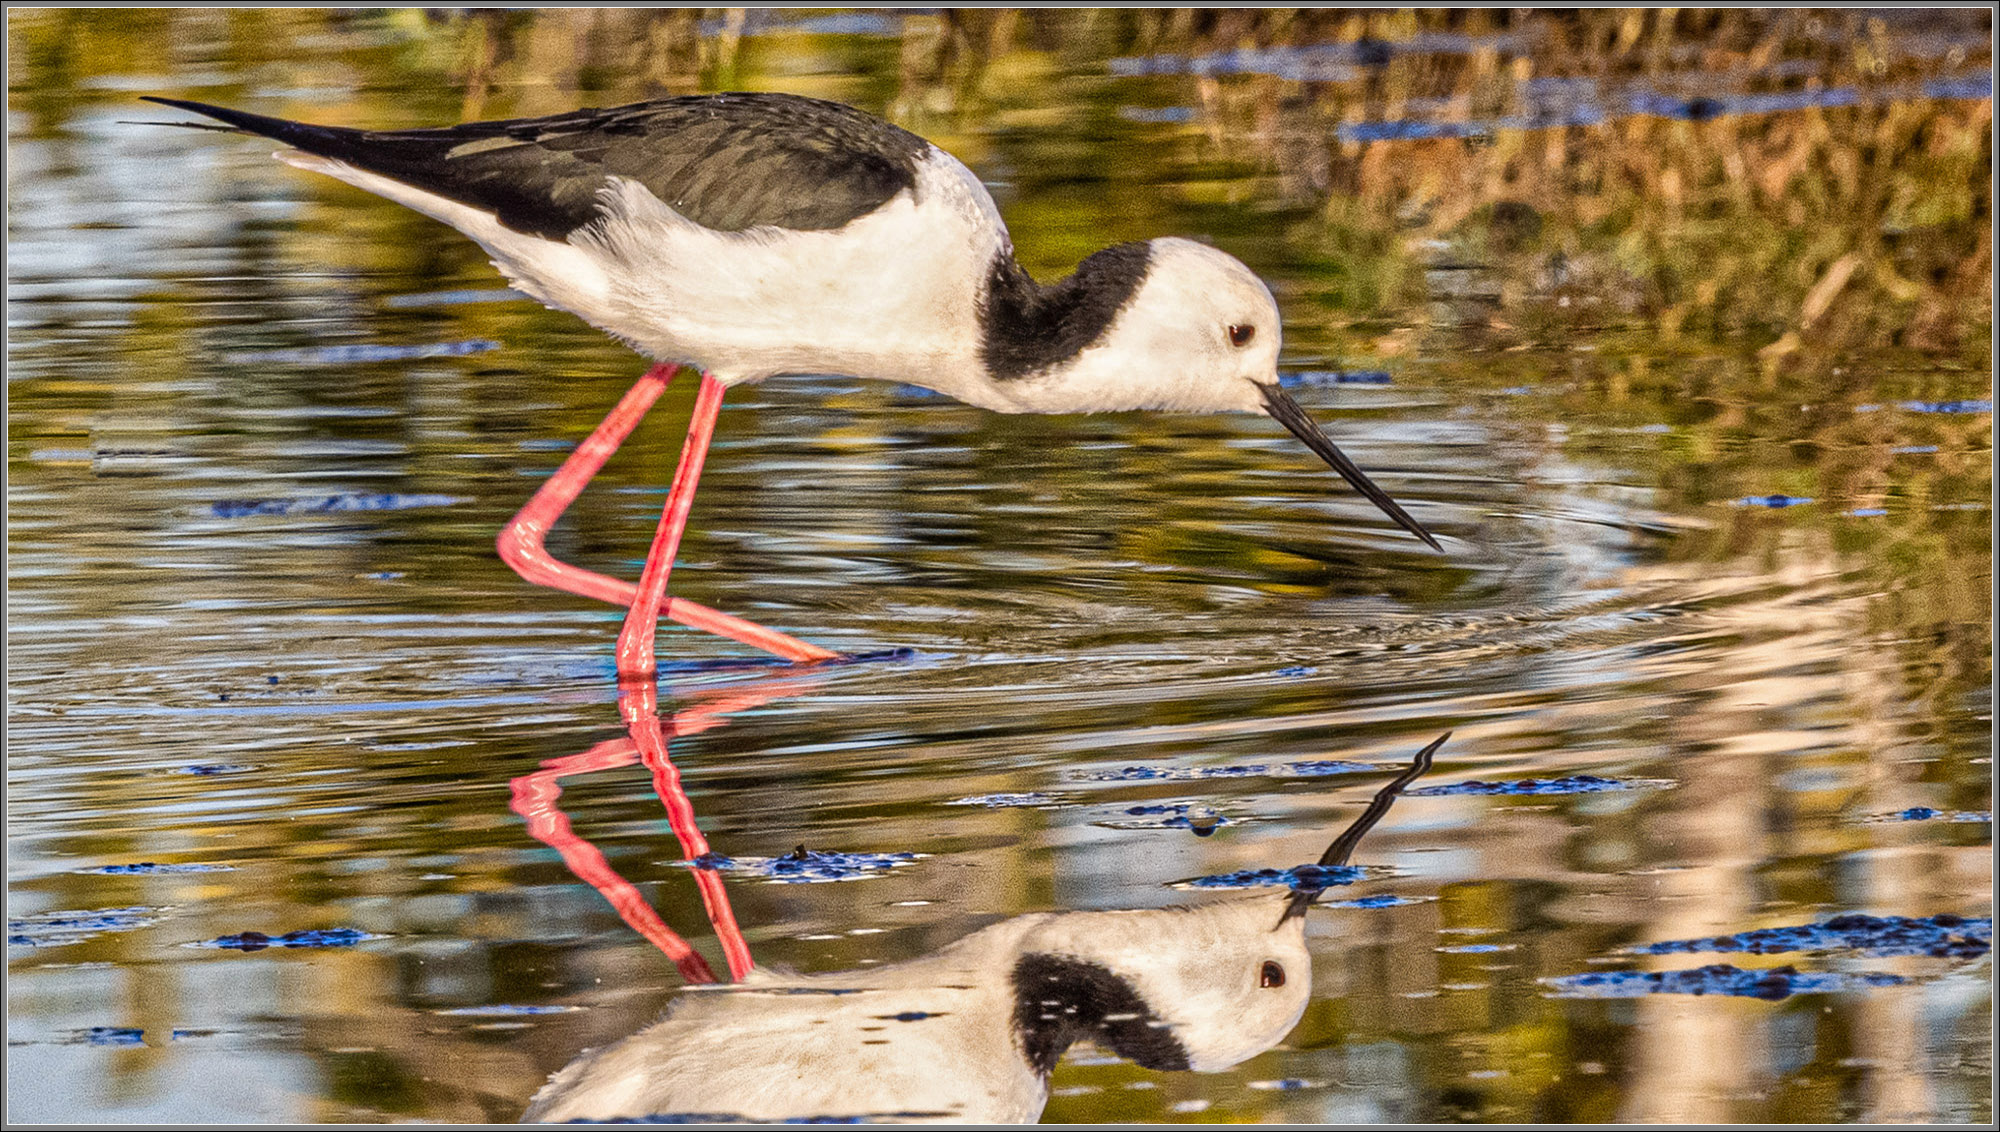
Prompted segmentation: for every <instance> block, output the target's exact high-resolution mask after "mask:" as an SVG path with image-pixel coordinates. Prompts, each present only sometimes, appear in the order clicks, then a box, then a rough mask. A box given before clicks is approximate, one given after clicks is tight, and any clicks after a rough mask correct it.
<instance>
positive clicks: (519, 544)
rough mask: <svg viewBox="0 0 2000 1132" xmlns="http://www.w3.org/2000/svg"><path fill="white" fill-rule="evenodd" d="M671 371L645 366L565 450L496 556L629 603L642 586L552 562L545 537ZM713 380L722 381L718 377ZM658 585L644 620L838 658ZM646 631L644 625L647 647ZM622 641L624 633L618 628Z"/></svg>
mask: <svg viewBox="0 0 2000 1132" xmlns="http://www.w3.org/2000/svg"><path fill="white" fill-rule="evenodd" d="M676 369H677V367H675V366H672V365H666V364H661V365H656V366H654V367H653V368H652V369H649V370H647V371H646V373H645V375H644V376H643V377H641V378H640V379H639V381H638V383H637V384H635V385H633V386H632V388H631V390H630V391H628V392H627V393H626V394H625V396H624V397H623V398H621V399H620V400H619V402H618V405H617V407H615V408H613V409H612V410H611V412H610V414H609V415H607V416H606V417H605V418H604V420H603V422H602V423H600V424H599V425H598V426H597V428H596V430H595V431H593V432H592V433H591V434H590V436H589V437H587V438H585V440H584V441H583V443H582V444H579V445H578V446H577V448H576V451H574V452H572V453H570V456H569V459H567V460H564V461H563V465H562V467H561V468H558V469H557V470H556V473H555V474H554V475H553V476H550V477H549V479H548V480H547V482H545V483H543V484H542V486H541V488H540V489H539V490H537V491H536V492H535V494H534V496H533V497H531V498H530V499H529V500H528V502H527V503H526V504H525V505H524V506H523V507H522V508H521V510H520V511H519V512H518V513H517V514H515V516H514V517H513V518H512V519H511V520H509V521H508V523H507V525H506V526H504V527H502V528H500V538H499V547H500V559H501V561H503V562H505V563H507V565H508V566H511V567H513V569H514V572H515V573H517V574H519V575H520V576H521V577H523V578H525V579H526V580H528V581H529V582H532V583H534V584H536V585H541V586H550V587H553V588H555V589H559V590H563V591H565V592H568V593H573V594H580V595H582V596H584V597H589V598H595V599H597V600H598V601H608V602H610V603H612V604H613V605H621V606H630V605H632V603H633V599H634V598H635V597H636V596H637V594H638V592H639V588H638V587H637V586H634V585H633V584H631V583H630V582H622V581H619V580H618V579H616V578H612V577H609V576H607V575H604V574H599V573H597V572H595V571H592V570H585V569H583V568H581V567H578V566H572V565H570V564H568V563H566V562H560V561H557V560H556V558H555V557H554V556H553V555H551V554H550V553H549V552H548V549H547V547H546V546H545V545H544V543H545V540H546V539H547V538H548V533H549V530H550V528H552V527H554V526H555V525H556V521H557V520H559V519H561V518H562V515H563V512H564V511H567V510H568V509H569V505H570V504H572V503H574V502H576V498H577V496H579V495H581V494H582V493H583V489H584V485H586V484H588V483H589V482H590V480H591V478H592V477H593V476H595V475H596V474H597V473H598V470H599V469H601V468H603V467H604V462H605V461H606V460H609V459H610V458H611V454H612V453H613V452H616V451H617V450H618V446H619V445H620V444H623V443H624V442H625V438H626V437H627V436H630V435H631V433H632V430H633V428H635V427H637V426H638V424H639V420H640V418H642V417H644V416H645V415H646V411H647V410H648V409H651V408H652V407H653V403H654V402H656V401H658V400H659V399H660V394H662V393H664V392H666V388H667V383H668V382H669V381H671V380H672V379H673V376H674V373H675V371H676ZM710 381H713V379H712V378H707V377H704V378H703V386H704V389H706V386H707V384H708V383H709V382H710ZM717 384H718V386H719V384H720V383H717ZM720 400H721V398H720V391H719V390H718V392H717V395H716V401H717V404H716V406H715V408H716V409H719V408H720ZM714 424H715V422H714V410H713V409H712V410H711V412H710V419H709V421H708V424H707V426H706V429H705V430H704V432H703V441H702V450H701V454H702V455H705V454H706V452H707V436H708V435H709V433H712V432H713V430H714ZM693 431H694V430H693V427H692V426H690V429H689V440H690V442H692V440H693ZM686 459H687V454H686V453H685V452H683V454H682V461H683V463H685V461H686ZM699 470H700V457H699V456H698V457H697V460H696V471H697V474H698V473H699ZM674 480H675V483H676V484H677V485H678V484H679V482H680V480H681V475H680V473H679V472H676V473H675V477H674ZM687 494H688V499H687V501H686V502H687V504H688V505H689V506H691V505H692V504H693V501H694V500H693V495H694V491H693V486H692V484H690V485H689V488H688V493H687ZM672 499H673V497H672V495H671V493H670V494H669V497H668V501H669V508H670V509H671V507H672ZM686 521H687V516H686V508H685V507H683V509H682V514H681V523H682V524H683V525H685V523H686ZM663 525H664V521H663ZM679 537H680V534H679V531H678V530H676V531H675V532H674V538H675V542H676V545H678V541H679ZM649 565H650V561H649ZM669 565H670V566H671V562H669ZM661 589H662V593H661V595H660V597H659V598H658V599H657V600H656V603H655V607H654V613H653V616H652V617H651V618H649V619H648V625H649V626H650V625H651V624H652V623H653V622H654V621H656V620H657V619H658V617H659V616H660V615H662V614H664V615H665V616H666V617H667V618H668V619H669V620H672V621H678V622H680V623H681V624H683V625H687V626H689V627H691V628H695V629H700V630H702V631H704V632H708V633H714V634H715V635H717V636H720V637H727V638H729V639H730V640H733V641H740V642H742V643H743V644H746V645H750V646H752V647H755V648H759V649H763V650H764V651H765V652H769V653H773V654H776V655H778V656H781V657H784V658H785V659H787V660H794V661H810V660H831V659H834V658H836V657H838V656H839V654H838V653H835V652H831V651H829V650H827V649H823V648H820V647H818V646H817V645H809V644H807V643H806V642H804V641H801V640H798V639H797V638H795V637H791V636H788V635H786V634H784V633H780V632H778V631H777V630H775V629H767V628H765V627H764V626H762V625H759V624H757V623H755V622H752V621H745V620H743V619H742V618H740V617H732V616H730V615H729V614H727V613H722V612H719V611H717V610H714V609H710V608H708V607H707V606H705V605H700V604H697V603H695V602H692V601H687V600H685V599H682V598H675V597H667V596H665V593H664V589H665V577H664V575H663V576H662V578H661ZM628 624H629V619H628ZM650 632H651V630H650V628H649V630H648V633H649V641H648V643H649V645H650ZM622 639H623V634H621V640H622ZM621 656H622V648H621ZM619 671H620V672H621V673H622V672H624V671H625V667H624V665H623V663H622V662H621V664H620V666H619ZM646 671H647V672H650V671H651V664H650V661H649V663H648V665H647V667H646Z"/></svg>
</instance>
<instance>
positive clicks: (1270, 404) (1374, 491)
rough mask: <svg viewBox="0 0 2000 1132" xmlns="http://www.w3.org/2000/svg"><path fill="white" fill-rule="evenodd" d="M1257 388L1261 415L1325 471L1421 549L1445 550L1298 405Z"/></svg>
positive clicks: (1268, 388) (1278, 391)
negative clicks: (1260, 393) (1309, 452)
mask: <svg viewBox="0 0 2000 1132" xmlns="http://www.w3.org/2000/svg"><path fill="white" fill-rule="evenodd" d="M1259 388H1260V389H1261V390H1263V393H1264V411H1265V412H1267V413H1270V414H1271V419H1273V420H1275V421H1277V422H1278V423H1279V424H1281V425H1284V426H1285V428H1286V429H1288V430H1289V431H1290V432H1291V434H1292V435H1293V436H1296V437H1298V438H1299V439H1300V440H1302V441H1304V442H1305V445H1306V447H1307V448H1310V449H1312V450H1313V452H1314V453H1316V454H1317V455H1318V456H1319V458H1320V459H1322V460H1325V461H1326V463H1327V466H1328V467H1330V468H1332V469H1333V470H1334V471H1336V472H1339V473H1340V476H1341V478H1342V479H1344V480H1346V481H1347V482H1348V483H1350V484H1353V485H1354V490H1356V491H1358V492H1360V493H1361V494H1363V495H1365V496H1367V497H1368V500H1369V502H1371V503H1373V504H1375V506H1377V507H1380V508H1381V509H1382V513H1383V514H1385V515H1387V516H1389V517H1390V518H1391V519H1394V520H1396V525H1397V526H1399V527H1401V528H1403V529H1404V530H1406V531H1408V532H1410V533H1411V534H1413V535H1415V536H1417V537H1418V538H1420V539H1422V540H1424V545H1426V546H1428V547H1430V548H1431V549H1432V550H1435V551H1439V552H1442V551H1443V550H1444V547H1442V546H1439V545H1438V540H1437V539H1435V538H1432V537H1431V533H1430V532H1429V531H1427V530H1425V529H1424V525H1423V524H1422V523H1419V522H1417V521H1416V520H1415V519H1414V518H1411V517H1410V513H1409V512H1408V511H1405V510H1403V506H1402V504H1400V503H1397V502H1396V501H1395V500H1393V499H1391V498H1389V493H1388V492H1386V491H1383V490H1382V489H1381V488H1379V487H1376V486H1375V481H1374V480H1371V479H1369V478H1368V473H1366V472H1364V471H1362V470H1361V469H1360V468H1359V467H1356V466H1355V463H1354V461H1352V460H1350V459H1348V458H1347V454H1346V453H1345V452H1342V451H1341V450H1340V449H1338V448H1336V447H1334V444H1333V441H1332V440H1329V439H1328V438H1327V435H1326V433H1324V432H1322V431H1320V427H1319V425H1318V424H1316V423H1315V422H1314V421H1313V419H1312V418H1311V417H1309V416H1307V415H1306V411H1305V410H1304V409H1302V408H1300V407H1299V403H1298V402H1297V401H1294V400H1292V395H1291V394H1289V393H1287V392H1285V391H1284V390H1283V389H1282V388H1280V387H1279V385H1278V383H1277V382H1275V381H1274V382H1272V383H1270V384H1269V385H1263V386H1259Z"/></svg>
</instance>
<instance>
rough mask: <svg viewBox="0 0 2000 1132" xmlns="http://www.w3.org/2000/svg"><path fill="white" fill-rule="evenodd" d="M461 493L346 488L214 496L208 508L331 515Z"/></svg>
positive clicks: (447, 499) (441, 502)
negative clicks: (297, 494)
mask: <svg viewBox="0 0 2000 1132" xmlns="http://www.w3.org/2000/svg"><path fill="white" fill-rule="evenodd" d="M470 502H471V499H470V498H468V497H466V496H463V495H403V494H398V493H396V492H360V491H349V492H342V493H340V494H338V495H316V496H309V497H306V498H302V499H218V500H216V501H215V502H214V503H211V504H209V510H210V511H211V512H213V513H214V515H215V517H216V518H218V519H241V518H244V517H246V516H250V515H331V514H335V513H337V512H342V511H408V510H411V509H413V508H417V507H452V506H455V505H457V504H460V503H470Z"/></svg>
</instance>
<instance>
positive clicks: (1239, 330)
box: [1229, 326, 1257, 350]
mask: <svg viewBox="0 0 2000 1132" xmlns="http://www.w3.org/2000/svg"><path fill="white" fill-rule="evenodd" d="M1255 337H1257V328H1256V327H1254V326H1232V327H1230V328H1229V344H1230V345H1231V346H1234V347H1236V348H1237V349H1239V350H1240V349H1242V348H1243V347H1245V346H1248V345H1249V344H1250V340H1251V339H1252V338H1255Z"/></svg>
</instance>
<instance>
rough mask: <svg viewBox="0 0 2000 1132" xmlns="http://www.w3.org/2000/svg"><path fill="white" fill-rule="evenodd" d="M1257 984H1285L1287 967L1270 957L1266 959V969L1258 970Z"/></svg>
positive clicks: (1278, 985) (1272, 985)
mask: <svg viewBox="0 0 2000 1132" xmlns="http://www.w3.org/2000/svg"><path fill="white" fill-rule="evenodd" d="M1257 985H1258V986H1260V987H1281V986H1284V985H1285V969H1284V967H1282V966H1280V965H1279V964H1277V963H1274V962H1272V961H1271V960H1269V959H1266V960H1264V969H1263V970H1262V971H1260V972H1258V975H1257Z"/></svg>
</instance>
